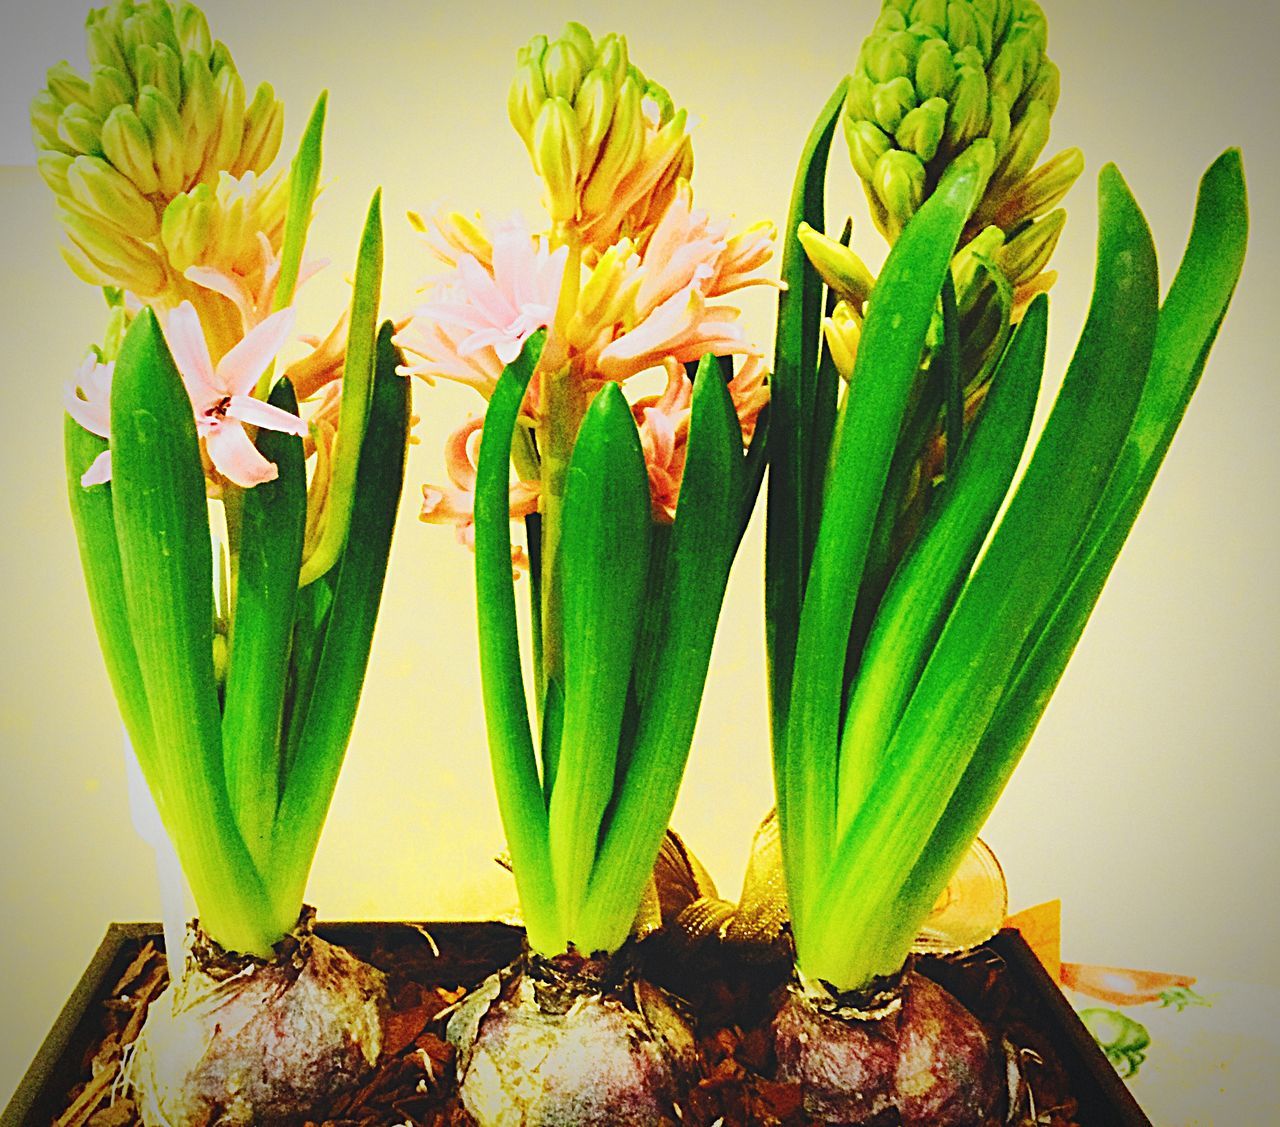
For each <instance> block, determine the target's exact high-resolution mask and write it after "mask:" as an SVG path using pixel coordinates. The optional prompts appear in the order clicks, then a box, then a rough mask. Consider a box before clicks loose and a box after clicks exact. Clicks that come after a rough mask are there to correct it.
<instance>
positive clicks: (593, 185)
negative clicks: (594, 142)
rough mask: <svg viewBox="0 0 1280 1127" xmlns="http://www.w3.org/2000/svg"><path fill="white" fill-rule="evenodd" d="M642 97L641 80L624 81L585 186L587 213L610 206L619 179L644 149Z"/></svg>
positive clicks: (584, 194)
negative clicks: (598, 154) (594, 164)
mask: <svg viewBox="0 0 1280 1127" xmlns="http://www.w3.org/2000/svg"><path fill="white" fill-rule="evenodd" d="M640 97H641V95H640V84H639V83H637V82H636V81H635V79H633V78H628V79H627V80H626V81H625V82H623V84H622V87H621V89H620V90H619V91H618V101H617V104H616V105H615V106H614V107H613V121H612V122H611V123H610V126H609V132H608V134H607V136H606V139H605V143H604V145H603V147H602V148H601V151H600V157H599V159H598V160H597V162H596V167H595V169H594V171H593V172H592V173H591V178H590V179H589V180H588V181H587V185H586V187H585V189H584V190H583V194H582V210H583V212H584V213H588V214H595V213H597V212H600V211H603V210H604V209H605V208H607V207H608V206H609V203H610V201H611V200H612V199H613V195H614V192H615V191H616V190H617V186H618V184H619V182H620V181H621V180H622V179H623V178H624V177H625V176H626V175H627V174H628V173H629V172H630V171H631V169H633V168H634V167H635V166H636V164H637V163H638V162H639V160H640V157H641V155H642V154H643V152H644V119H643V112H644V111H643V109H642V108H641V105H640Z"/></svg>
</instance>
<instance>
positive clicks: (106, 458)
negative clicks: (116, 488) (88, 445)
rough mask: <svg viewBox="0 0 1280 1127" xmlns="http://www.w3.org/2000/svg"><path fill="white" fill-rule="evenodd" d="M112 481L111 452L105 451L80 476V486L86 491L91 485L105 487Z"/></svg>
mask: <svg viewBox="0 0 1280 1127" xmlns="http://www.w3.org/2000/svg"><path fill="white" fill-rule="evenodd" d="M110 480H111V451H110V450H104V451H103V452H102V453H101V454H99V455H98V456H97V457H96V458H94V460H93V462H92V463H91V464H90V466H89V468H88V469H87V470H85V471H84V473H83V474H81V475H80V484H81V485H83V486H84V487H85V488H86V489H88V488H89V486H91V485H103V484H105V483H106V482H108V481H110Z"/></svg>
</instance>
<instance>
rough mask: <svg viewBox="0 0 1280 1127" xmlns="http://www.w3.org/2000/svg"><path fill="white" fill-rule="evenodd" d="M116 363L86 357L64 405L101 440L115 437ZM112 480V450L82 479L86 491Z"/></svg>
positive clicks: (92, 355) (67, 390)
mask: <svg viewBox="0 0 1280 1127" xmlns="http://www.w3.org/2000/svg"><path fill="white" fill-rule="evenodd" d="M115 367H116V366H115V364H114V363H110V364H103V363H100V362H99V360H98V357H97V354H96V353H92V352H91V353H90V354H89V355H88V356H86V357H85V360H84V363H83V364H81V365H80V367H79V368H78V369H77V370H76V374H75V378H74V379H73V380H72V381H71V383H69V384H67V386H66V388H64V389H63V393H62V405H63V406H64V407H65V408H66V409H67V414H68V415H70V416H71V417H72V418H73V419H75V421H76V422H77V423H79V424H80V425H81V426H82V427H84V429H85V430H87V431H89V432H90V433H92V434H96V435H97V436H98V437H99V438H110V437H111V376H112V373H113V372H114V371H115ZM110 480H111V451H110V450H104V451H103V452H102V453H101V454H99V455H98V456H97V457H96V458H94V460H93V462H92V464H91V465H90V466H89V468H88V469H87V470H85V472H84V474H83V475H82V476H81V478H80V484H81V485H83V486H84V487H85V488H86V489H88V488H89V486H91V485H102V484H103V483H104V482H107V481H110Z"/></svg>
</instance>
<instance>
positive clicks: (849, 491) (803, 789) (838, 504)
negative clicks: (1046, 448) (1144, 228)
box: [771, 145, 989, 927]
mask: <svg viewBox="0 0 1280 1127" xmlns="http://www.w3.org/2000/svg"><path fill="white" fill-rule="evenodd" d="M975 148H976V145H975ZM988 170H989V165H988V164H986V163H985V162H984V161H982V160H981V159H978V156H977V154H975V153H974V150H973V149H971V150H969V152H968V154H967V158H966V157H962V158H958V159H957V160H956V161H953V162H952V165H951V168H950V171H949V172H948V174H947V175H946V177H944V179H943V180H942V182H941V183H940V184H939V185H938V188H937V190H936V191H935V192H934V193H933V195H931V196H930V197H929V199H928V200H926V201H925V203H924V205H923V206H922V207H921V208H920V210H919V211H918V212H917V213H916V215H915V217H914V218H913V219H912V220H911V222H910V223H908V224H907V226H906V228H905V229H904V230H903V233H902V235H901V237H900V238H899V239H898V241H897V243H895V244H894V247H893V250H892V251H890V253H889V257H888V258H887V259H886V261H885V264H884V268H883V270H882V271H881V273H880V278H879V280H878V281H877V282H876V295H875V298H874V300H873V301H872V302H871V303H870V306H869V310H868V314H867V319H866V322H865V324H864V326H863V331H862V336H861V339H860V342H859V345H858V356H857V360H856V362H855V365H854V370H853V374H852V376H851V379H850V383H849V390H848V393H847V395H846V399H845V404H844V407H843V409H842V411H841V415H840V419H839V423H838V430H837V436H836V439H835V442H834V446H833V451H832V458H833V464H832V466H831V469H830V471H829V474H828V485H827V496H826V498H825V500H824V502H823V513H822V524H821V527H820V529H819V531H818V541H817V546H816V549H815V551H814V556H813V565H812V567H811V568H810V572H809V579H808V583H807V585H806V587H805V593H804V605H803V608H802V610H801V612H800V632H799V636H798V639H797V643H796V661H795V673H794V680H793V682H792V688H791V705H790V709H789V710H788V716H787V729H786V745H785V749H784V753H783V757H782V758H783V763H782V766H781V772H780V775H779V784H780V785H779V788H778V799H779V801H778V816H779V819H780V824H781V830H782V842H783V857H784V863H785V866H786V870H787V880H788V888H789V891H790V895H791V897H792V905H791V909H792V917H793V919H795V920H801V919H802V918H803V913H804V911H805V910H806V900H807V895H808V892H809V888H810V884H811V882H813V881H816V880H818V879H820V874H822V873H823V871H824V870H825V868H826V865H827V861H828V856H829V852H830V848H831V843H832V841H833V835H834V833H835V826H836V771H837V746H838V739H839V732H840V728H839V725H840V702H841V694H842V690H843V684H844V660H845V652H846V649H847V646H848V641H849V629H850V625H851V623H852V619H853V611H854V605H855V603H856V600H857V596H858V589H859V586H860V584H861V580H862V570H863V563H864V561H865V559H866V554H867V547H868V544H869V541H870V537H871V533H872V529H873V527H874V524H875V519H876V513H877V511H878V509H879V506H880V499H881V495H882V493H883V491H884V484H885V475H886V471H887V469H888V466H889V462H890V458H891V456H892V454H893V451H894V448H895V446H896V445H897V441H898V435H899V433H900V431H901V427H902V420H903V415H904V413H905V411H906V408H907V402H908V399H909V396H910V393H911V389H912V387H913V385H914V384H915V382H916V378H917V373H918V371H919V366H920V356H921V352H922V351H923V349H924V343H925V333H926V331H927V329H928V327H929V322H930V319H931V318H932V316H933V310H934V305H935V303H936V302H937V300H938V291H939V289H940V288H941V286H942V280H943V277H944V275H945V274H946V273H947V272H948V270H949V268H950V262H951V255H952V253H953V251H954V249H955V245H956V239H957V238H959V235H960V232H961V229H962V228H963V227H964V223H965V221H966V220H967V219H968V217H969V215H970V214H971V213H972V211H973V208H974V206H975V205H976V203H977V201H978V199H979V198H980V197H981V194H982V189H983V186H984V185H985V183H986V177H987V172H988ZM771 488H772V486H771ZM775 755H776V750H775ZM776 771H778V767H777V765H776V764H775V772H776ZM800 927H803V924H800Z"/></svg>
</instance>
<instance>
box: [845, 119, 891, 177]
mask: <svg viewBox="0 0 1280 1127" xmlns="http://www.w3.org/2000/svg"><path fill="white" fill-rule="evenodd" d="M844 135H845V140H846V141H847V142H848V145H849V156H850V158H851V159H852V161H853V167H854V171H855V172H857V174H858V175H859V176H860V177H862V179H863V180H866V181H870V179H871V178H872V176H874V175H875V167H876V161H878V160H879V159H880V158H881V157H882V156H884V154H885V153H887V152H888V151H889V150H890V149H891V148H892V147H893V142H892V141H890V140H889V138H888V137H886V136H885V134H884V130H882V129H881V128H880V127H879V126H878V125H874V124H873V123H872V122H870V121H855V122H850V120H849V119H848V118H845V120H844Z"/></svg>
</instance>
